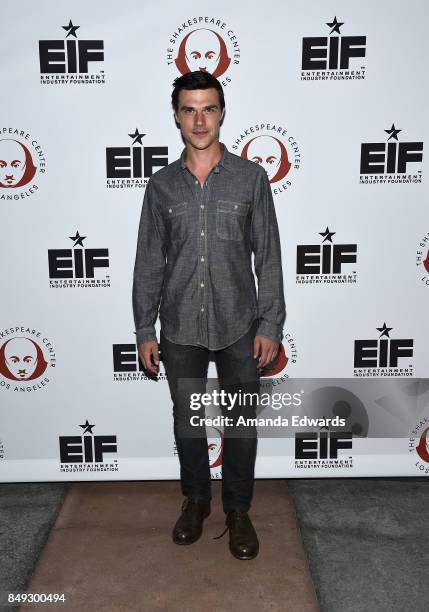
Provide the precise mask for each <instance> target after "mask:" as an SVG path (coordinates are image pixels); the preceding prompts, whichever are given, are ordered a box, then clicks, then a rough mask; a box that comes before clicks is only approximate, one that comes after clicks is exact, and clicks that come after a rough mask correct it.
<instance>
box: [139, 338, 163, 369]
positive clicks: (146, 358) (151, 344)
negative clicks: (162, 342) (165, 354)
mask: <svg viewBox="0 0 429 612" xmlns="http://www.w3.org/2000/svg"><path fill="white" fill-rule="evenodd" d="M139 356H140V359H141V361H142V364H143V367H144V368H145V370H147V371H148V372H150V373H151V374H153V375H154V376H156V375H157V374H158V369H159V354H158V342H157V341H156V340H149V341H148V342H142V343H141V344H139Z"/></svg>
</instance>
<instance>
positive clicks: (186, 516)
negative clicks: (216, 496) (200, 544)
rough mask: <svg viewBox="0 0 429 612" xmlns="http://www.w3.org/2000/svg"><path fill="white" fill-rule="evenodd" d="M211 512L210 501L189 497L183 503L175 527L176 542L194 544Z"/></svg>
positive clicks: (174, 539) (174, 536)
mask: <svg viewBox="0 0 429 612" xmlns="http://www.w3.org/2000/svg"><path fill="white" fill-rule="evenodd" d="M209 514H210V501H209V500H205V499H193V498H192V497H187V498H186V499H185V501H184V502H183V504H182V514H181V515H180V516H179V518H178V520H177V523H176V524H175V526H174V529H173V542H174V543H175V544H193V543H194V542H196V541H197V540H198V538H199V537H200V536H201V534H202V531H203V521H204V519H205V518H207V517H208V516H209Z"/></svg>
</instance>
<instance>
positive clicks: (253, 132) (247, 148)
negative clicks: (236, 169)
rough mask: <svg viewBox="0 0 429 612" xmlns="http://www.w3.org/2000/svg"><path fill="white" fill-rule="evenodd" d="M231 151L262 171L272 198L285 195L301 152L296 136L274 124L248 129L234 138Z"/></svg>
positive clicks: (263, 124)
mask: <svg viewBox="0 0 429 612" xmlns="http://www.w3.org/2000/svg"><path fill="white" fill-rule="evenodd" d="M231 149H232V150H233V151H234V153H236V155H240V157H242V158H243V159H248V160H250V161H253V162H255V163H256V164H259V165H261V166H262V167H263V168H264V170H265V171H266V173H267V176H268V179H269V181H270V184H271V188H272V192H273V195H279V194H281V193H283V192H284V191H287V190H288V189H289V188H290V187H291V186H292V183H293V181H294V177H295V175H296V172H297V171H298V170H299V169H300V167H301V152H300V148H299V145H298V143H297V141H296V138H295V136H293V135H291V134H289V131H288V130H287V129H285V128H284V127H283V126H281V125H279V124H277V123H256V124H255V125H251V126H250V127H248V128H246V129H244V130H243V131H242V132H241V133H240V134H239V135H238V136H237V138H236V139H235V140H234V142H233V143H232V145H231Z"/></svg>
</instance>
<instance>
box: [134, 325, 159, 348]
mask: <svg viewBox="0 0 429 612" xmlns="http://www.w3.org/2000/svg"><path fill="white" fill-rule="evenodd" d="M136 337H137V340H136V341H137V346H138V345H139V344H141V343H142V342H149V341H151V340H155V342H157V341H158V339H157V337H156V331H155V326H152V327H144V328H142V329H139V330H137V331H136Z"/></svg>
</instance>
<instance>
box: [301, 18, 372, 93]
mask: <svg viewBox="0 0 429 612" xmlns="http://www.w3.org/2000/svg"><path fill="white" fill-rule="evenodd" d="M325 26H326V27H328V28H329V35H326V36H307V37H304V38H303V39H302V60H301V71H302V72H301V80H302V81H328V80H330V81H332V80H334V81H336V80H356V79H364V78H365V67H364V66H361V65H359V64H358V63H357V62H356V58H361V57H365V55H366V36H348V35H343V33H342V32H341V28H342V27H343V26H344V22H343V21H338V20H337V17H334V18H333V20H332V21H328V22H326V23H325ZM351 65H352V67H354V68H357V69H354V70H351V69H350V68H351Z"/></svg>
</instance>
